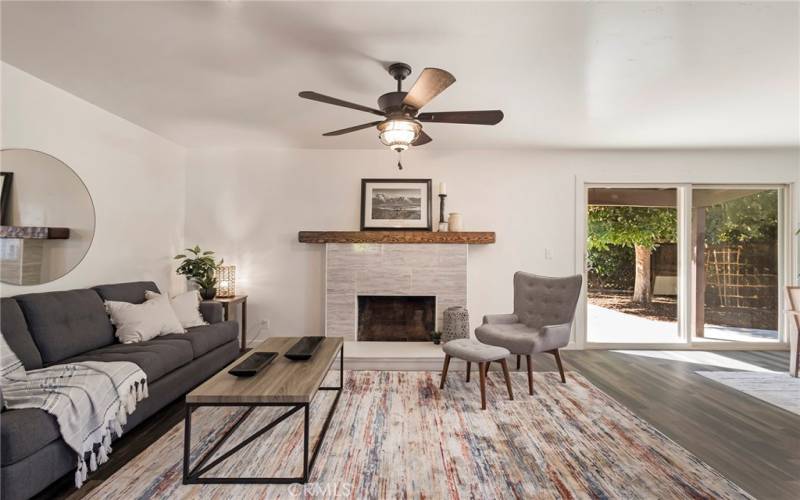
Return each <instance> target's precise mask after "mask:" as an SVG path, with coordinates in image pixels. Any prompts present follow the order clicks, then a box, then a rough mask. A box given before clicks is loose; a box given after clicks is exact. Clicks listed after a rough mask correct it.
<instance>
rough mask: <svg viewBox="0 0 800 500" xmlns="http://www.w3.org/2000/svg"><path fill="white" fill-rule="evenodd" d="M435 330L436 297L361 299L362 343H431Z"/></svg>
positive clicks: (386, 296)
mask: <svg viewBox="0 0 800 500" xmlns="http://www.w3.org/2000/svg"><path fill="white" fill-rule="evenodd" d="M435 328H436V297H434V296H426V295H414V296H408V295H404V296H392V295H359V296H358V333H357V337H356V338H357V340H359V341H384V342H414V341H428V340H430V339H431V332H433V331H434V330H435Z"/></svg>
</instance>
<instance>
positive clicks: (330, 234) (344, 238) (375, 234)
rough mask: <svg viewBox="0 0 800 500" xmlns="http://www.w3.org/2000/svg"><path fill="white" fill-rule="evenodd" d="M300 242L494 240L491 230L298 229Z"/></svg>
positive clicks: (480, 242) (468, 242) (473, 242)
mask: <svg viewBox="0 0 800 500" xmlns="http://www.w3.org/2000/svg"><path fill="white" fill-rule="evenodd" d="M297 238H298V240H299V241H300V243H451V244H461V245H465V244H466V245H487V244H491V243H494V242H495V234H494V232H493V231H470V232H458V233H447V232H432V231H300V232H299V233H298V234H297Z"/></svg>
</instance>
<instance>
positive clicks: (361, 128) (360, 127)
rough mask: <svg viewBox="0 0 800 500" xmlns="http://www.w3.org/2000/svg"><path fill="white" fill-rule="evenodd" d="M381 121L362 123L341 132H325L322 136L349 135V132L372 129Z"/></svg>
mask: <svg viewBox="0 0 800 500" xmlns="http://www.w3.org/2000/svg"><path fill="white" fill-rule="evenodd" d="M382 121H383V120H378V121H376V122H369V123H363V124H361V125H356V126H355V127H348V128H343V129H341V130H334V131H333V132H325V133H324V134H322V135H324V136H325V137H330V136H332V135H344V134H349V133H350V132H355V131H356V130H363V129H365V128H370V127H374V126H375V125H377V124H379V123H381V122H382Z"/></svg>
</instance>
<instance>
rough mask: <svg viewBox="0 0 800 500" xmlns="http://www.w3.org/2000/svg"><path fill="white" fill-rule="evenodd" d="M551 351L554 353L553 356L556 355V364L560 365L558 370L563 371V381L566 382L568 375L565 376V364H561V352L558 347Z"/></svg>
mask: <svg viewBox="0 0 800 500" xmlns="http://www.w3.org/2000/svg"><path fill="white" fill-rule="evenodd" d="M551 352H552V353H553V356H555V357H556V364H557V365H558V371H559V373H561V382H562V383H564V384H566V383H567V377H565V376H564V365H562V364H561V354H559V353H558V349H553V350H552V351H551Z"/></svg>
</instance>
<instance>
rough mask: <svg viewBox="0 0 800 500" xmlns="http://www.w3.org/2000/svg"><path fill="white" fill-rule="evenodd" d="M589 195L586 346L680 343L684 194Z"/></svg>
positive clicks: (629, 191)
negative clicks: (680, 196)
mask: <svg viewBox="0 0 800 500" xmlns="http://www.w3.org/2000/svg"><path fill="white" fill-rule="evenodd" d="M587 194H588V208H587V240H586V241H587V248H586V255H587V284H588V286H587V290H588V295H587V297H588V304H587V340H588V341H589V342H597V343H605V344H617V343H637V344H658V343H676V342H679V341H680V328H679V323H678V300H679V296H678V251H677V249H678V243H679V242H678V221H679V219H678V190H677V189H676V188H660V187H659V188H639V187H634V188H628V187H590V188H589V189H588V193H587Z"/></svg>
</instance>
